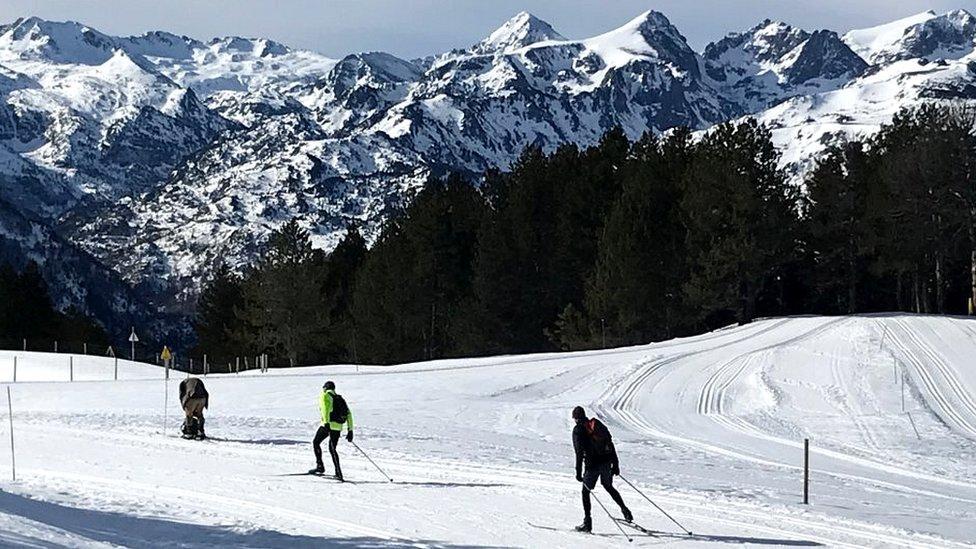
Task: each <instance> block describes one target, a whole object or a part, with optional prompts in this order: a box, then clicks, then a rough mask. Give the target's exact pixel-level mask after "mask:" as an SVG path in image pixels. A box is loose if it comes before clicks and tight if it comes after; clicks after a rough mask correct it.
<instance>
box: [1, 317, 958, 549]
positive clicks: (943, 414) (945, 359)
mask: <svg viewBox="0 0 976 549" xmlns="http://www.w3.org/2000/svg"><path fill="white" fill-rule="evenodd" d="M974 347H976V323H974V321H973V320H970V319H962V318H945V317H925V316H907V315H906V316H856V317H835V318H824V317H797V318H780V319H767V320H762V321H757V322H755V323H753V324H750V325H747V326H742V327H734V328H728V329H724V330H719V331H716V332H712V333H709V334H704V335H702V336H698V337H694V338H686V339H678V340H672V341H667V342H661V343H657V344H652V345H647V346H639V347H631V348H624V349H611V350H604V351H590V352H580V353H563V354H541V355H528V356H503V357H490V358H477V359H464V360H443V361H435V362H428V363H416V364H407V365H401V366H391V367H378V366H360V367H357V366H353V365H342V366H322V367H314V368H300V369H294V370H288V371H281V370H278V371H274V370H273V371H271V372H270V373H268V374H260V373H257V372H250V373H248V374H240V375H221V376H210V377H208V378H207V380H206V384H207V387H208V390H209V391H210V393H211V395H212V399H211V400H212V402H211V407H210V409H209V410H208V411H207V417H208V420H207V432H208V434H209V435H210V436H211V437H213V439H212V440H210V441H204V442H199V441H186V440H182V439H180V438H178V437H177V428H178V426H179V422H180V421H181V411H180V409H179V404H178V402H177V397H176V392H177V384H178V380H179V378H180V377H182V375H183V374H179V373H176V374H175V375H174V379H171V380H170V381H169V383H168V385H167V384H166V383H165V382H164V381H163V380H162V379H161V377H162V375H161V370H160V369H158V368H155V367H152V366H145V365H136V364H130V363H127V362H125V363H121V361H120V363H121V364H123V365H122V366H120V372H124V375H121V376H120V377H122V380H121V381H118V382H116V381H110V380H109V379H110V378H109V377H108V376H107V375H106V373H108V374H110V373H111V369H112V363H111V360H110V359H105V358H95V357H82V358H80V359H78V361H77V362H76V376H82V377H83V378H84V376H87V378H85V379H88V381H86V382H84V383H77V382H76V383H68V382H67V381H66V379H65V378H64V377H62V376H63V374H64V371H65V367H64V365H63V362H64V361H65V360H66V356H65V355H53V354H41V353H37V354H28V355H29V356H27V355H25V354H24V353H3V354H0V380H5V379H10V378H9V377H6V376H7V374H8V373H12V372H9V368H8V366H7V365H6V364H7V363H8V362H10V361H11V356H12V355H14V354H19V355H20V356H21V359H22V360H24V361H25V364H33V365H34V370H33V373H32V375H33V376H35V377H34V378H33V379H35V380H36V381H34V382H26V381H24V382H22V381H20V380H21V379H22V378H21V368H22V367H21V365H20V361H18V383H16V384H11V387H12V395H13V407H14V430H15V439H16V449H17V456H16V457H17V472H18V481H17V482H10V481H9V480H7V481H5V482H4V483H3V490H4V491H3V492H2V493H0V544H2V545H11V546H45V545H55V546H83V547H91V546H119V545H121V546H128V547H149V546H152V547H158V546H180V547H210V546H251V547H254V546H259V547H285V546H287V547H322V546H328V547H332V546H335V547H399V546H418V547H485V546H490V547H495V546H504V547H511V546H518V547H619V546H621V545H630V544H627V542H626V540H625V539H624V538H623V536H622V535H621V534H620V532H619V531H618V530H617V529H616V527H615V526H614V525H613V524H612V523H611V522H610V521H609V519H608V518H607V517H606V516H605V514H604V513H603V511H602V510H601V509H600V507H599V506H598V505H596V504H595V505H594V509H593V511H594V515H593V518H594V531H595V534H594V535H592V536H587V535H581V534H576V533H574V532H571V531H570V530H569V529H570V528H571V527H572V526H573V525H574V524H577V523H578V522H579V520H580V518H581V515H582V513H581V510H580V504H579V489H578V484H576V483H575V481H574V480H573V471H572V467H573V457H572V447H571V442H570V430H571V427H572V425H571V421H570V419H569V413H570V410H571V408H572V407H573V406H574V405H577V404H581V405H583V406H584V407H586V408H587V411H588V412H591V413H592V414H595V415H597V416H598V417H600V418H601V419H603V420H604V421H605V422H606V423H607V424H608V426H609V427H610V429H611V431H612V432H613V434H614V438H615V440H616V442H617V449H618V453H619V454H620V459H621V468H622V471H623V475H624V476H625V477H626V478H628V479H629V480H631V481H632V482H634V483H636V484H637V485H638V486H639V487H640V488H641V489H642V490H643V491H645V492H646V493H647V494H648V495H649V496H650V497H651V498H652V499H653V500H654V502H655V503H657V504H658V505H660V506H662V507H663V508H664V509H666V510H667V511H668V512H669V513H671V515H672V516H674V517H675V518H676V519H678V520H679V521H680V522H681V523H682V524H683V525H684V526H685V527H687V528H689V529H690V530H692V531H693V532H695V534H696V535H695V536H693V537H691V538H688V537H687V536H684V535H683V534H681V533H680V530H679V529H678V528H677V527H676V526H674V525H673V524H671V523H670V521H669V520H668V519H667V518H666V517H664V516H663V515H661V514H660V513H659V512H658V511H657V510H655V509H654V507H653V506H652V505H651V504H650V503H648V502H647V501H644V500H643V499H641V498H640V496H639V495H638V494H637V493H636V492H634V491H633V489H631V488H630V487H628V486H626V484H625V483H623V482H622V481H620V480H618V481H617V482H616V484H617V486H618V488H619V489H620V490H621V493H622V494H623V497H624V499H625V500H626V501H627V503H628V505H629V506H630V507H631V508H632V510H633V511H634V513H635V516H636V520H637V522H638V523H639V524H641V525H643V526H645V527H647V528H649V529H652V530H655V531H659V532H661V533H660V534H659V535H657V536H655V537H649V536H646V535H638V536H635V537H634V542H633V545H636V546H647V545H675V546H678V545H680V546H690V547H709V546H714V545H715V544H718V543H722V544H743V545H754V546H769V545H772V546H785V547H798V546H799V547H804V546H816V545H823V546H830V547H972V546H974V545H973V539H974V538H976V520H974V519H976V507H974V503H976V480H974V479H976V459H974V458H976V446H974V440H976V433H974V432H973V431H971V427H972V425H974V424H976V406H973V396H974V394H976V392H974V389H976V368H974V367H973V366H972V365H971V362H970V361H969V359H968V357H971V356H973V350H974ZM85 365H87V366H88V370H85ZM5 368H6V369H5ZM22 371H23V372H24V375H27V374H26V372H28V371H31V369H30V368H29V367H23V370H22ZM103 375H105V377H103V378H102V380H97V379H98V376H103ZM902 376H904V380H905V384H904V388H905V404H904V407H905V411H904V412H903V411H902V400H901V399H902V379H903V377H902ZM23 379H25V380H26V379H27V378H23ZM76 379H79V378H78V377H76ZM326 379H333V380H334V381H335V382H336V384H337V386H338V390H339V392H340V393H341V394H343V395H344V396H345V397H346V399H347V400H348V401H349V403H350V406H351V407H352V409H353V412H354V419H355V423H356V429H355V432H356V442H357V444H359V445H360V446H361V447H362V448H363V449H364V450H365V451H367V452H369V454H370V456H371V457H372V458H373V459H374V460H375V461H376V462H377V464H378V465H379V466H380V467H382V468H383V469H384V470H385V471H386V472H387V473H388V474H389V475H390V476H392V477H393V478H394V480H395V482H394V483H390V482H388V481H387V480H386V479H385V478H384V477H383V476H382V475H381V474H380V473H379V472H377V471H376V470H375V469H373V467H372V465H370V463H369V462H368V461H366V460H365V459H364V458H363V457H362V456H361V455H359V454H358V452H357V451H356V449H355V448H353V447H352V445H350V444H348V443H347V442H346V441H345V440H343V441H342V442H341V443H340V446H339V449H340V453H341V455H342V460H343V461H342V463H343V469H344V473H345V476H346V478H347V479H348V480H350V481H351V482H348V483H345V484H338V483H336V482H334V481H332V480H329V479H326V478H316V477H309V476H303V475H300V473H303V472H304V471H306V470H307V469H308V468H310V467H311V466H312V465H313V459H312V455H311V450H310V448H309V446H310V444H309V442H310V439H311V437H312V435H313V433H314V430H315V427H316V423H317V413H318V410H317V408H316V398H317V395H318V393H319V391H320V390H321V385H322V383H323V382H324V381H325V380H326ZM167 390H168V391H169V395H168V397H167V396H166V391H167ZM164 403H167V404H168V407H167V408H166V410H165V412H164ZM909 414H910V416H911V417H910V418H909ZM3 420H4V421H0V471H2V472H3V474H4V475H5V476H6V472H7V471H8V470H9V466H10V456H9V449H8V448H7V446H6V445H7V443H6V441H7V440H8V437H9V433H8V432H7V422H6V421H5V420H6V418H3ZM913 424H914V427H913V426H912V425H913ZM916 431H917V433H918V434H916ZM804 438H810V439H811V447H812V456H811V462H812V474H811V505H809V506H803V505H801V504H800V503H799V501H800V496H801V493H802V441H803V439H804ZM326 462H328V459H326ZM328 467H329V466H328V465H327V469H328ZM7 478H9V477H7ZM596 495H597V497H598V498H600V501H602V502H603V503H604V504H607V505H609V506H610V507H611V510H612V511H614V512H616V510H615V509H613V507H615V506H613V503H612V502H611V500H610V498H609V497H607V496H606V495H605V493H603V491H602V490H601V489H598V490H597V491H596ZM529 522H531V523H532V524H535V525H537V526H542V527H544V528H539V527H535V526H532V525H530V524H529ZM628 533H629V534H632V535H633V534H636V532H630V531H628Z"/></svg>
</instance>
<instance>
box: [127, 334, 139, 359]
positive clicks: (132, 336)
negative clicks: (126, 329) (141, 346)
mask: <svg viewBox="0 0 976 549" xmlns="http://www.w3.org/2000/svg"><path fill="white" fill-rule="evenodd" d="M129 343H130V344H131V346H132V347H131V350H130V351H129V360H132V361H135V359H136V343H139V336H137V335H136V328H135V326H133V327H132V333H131V334H129Z"/></svg>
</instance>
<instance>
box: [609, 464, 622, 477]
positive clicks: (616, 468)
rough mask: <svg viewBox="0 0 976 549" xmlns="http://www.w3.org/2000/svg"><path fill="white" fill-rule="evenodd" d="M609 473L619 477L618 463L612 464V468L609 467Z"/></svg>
mask: <svg viewBox="0 0 976 549" xmlns="http://www.w3.org/2000/svg"><path fill="white" fill-rule="evenodd" d="M610 473H611V474H612V475H613V476H616V477H619V476H620V464H619V463H614V464H613V466H611V467H610Z"/></svg>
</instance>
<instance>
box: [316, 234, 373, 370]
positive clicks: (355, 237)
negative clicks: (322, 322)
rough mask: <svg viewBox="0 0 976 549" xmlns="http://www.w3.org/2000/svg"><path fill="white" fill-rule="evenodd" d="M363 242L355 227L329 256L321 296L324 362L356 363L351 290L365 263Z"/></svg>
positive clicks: (364, 242) (364, 243)
mask: <svg viewBox="0 0 976 549" xmlns="http://www.w3.org/2000/svg"><path fill="white" fill-rule="evenodd" d="M366 254H367V250H366V240H365V239H364V238H363V236H362V235H361V234H360V233H359V228H358V227H357V226H356V225H355V224H350V225H349V226H348V227H347V228H346V235H345V237H344V238H343V239H342V240H341V241H340V242H339V244H338V245H337V246H336V248H335V250H333V251H332V253H331V254H329V259H328V264H327V269H326V275H325V288H324V293H325V297H326V300H327V306H328V309H329V324H330V326H331V330H330V333H329V337H328V343H329V344H330V351H329V353H328V355H327V356H328V358H330V359H336V360H353V361H356V360H358V352H357V342H356V325H355V319H354V317H353V315H352V300H353V286H354V284H355V279H356V276H357V274H358V273H359V270H360V269H361V267H362V265H363V262H364V261H365V260H366Z"/></svg>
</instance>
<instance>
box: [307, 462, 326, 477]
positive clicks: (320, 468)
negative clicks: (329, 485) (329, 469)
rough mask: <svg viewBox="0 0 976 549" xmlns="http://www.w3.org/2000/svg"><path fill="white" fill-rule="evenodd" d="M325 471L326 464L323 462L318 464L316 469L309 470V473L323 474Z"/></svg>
mask: <svg viewBox="0 0 976 549" xmlns="http://www.w3.org/2000/svg"><path fill="white" fill-rule="evenodd" d="M323 473H325V465H322V464H321V463H319V464H318V465H316V466H315V469H309V470H308V474H310V475H321V474H323Z"/></svg>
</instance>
